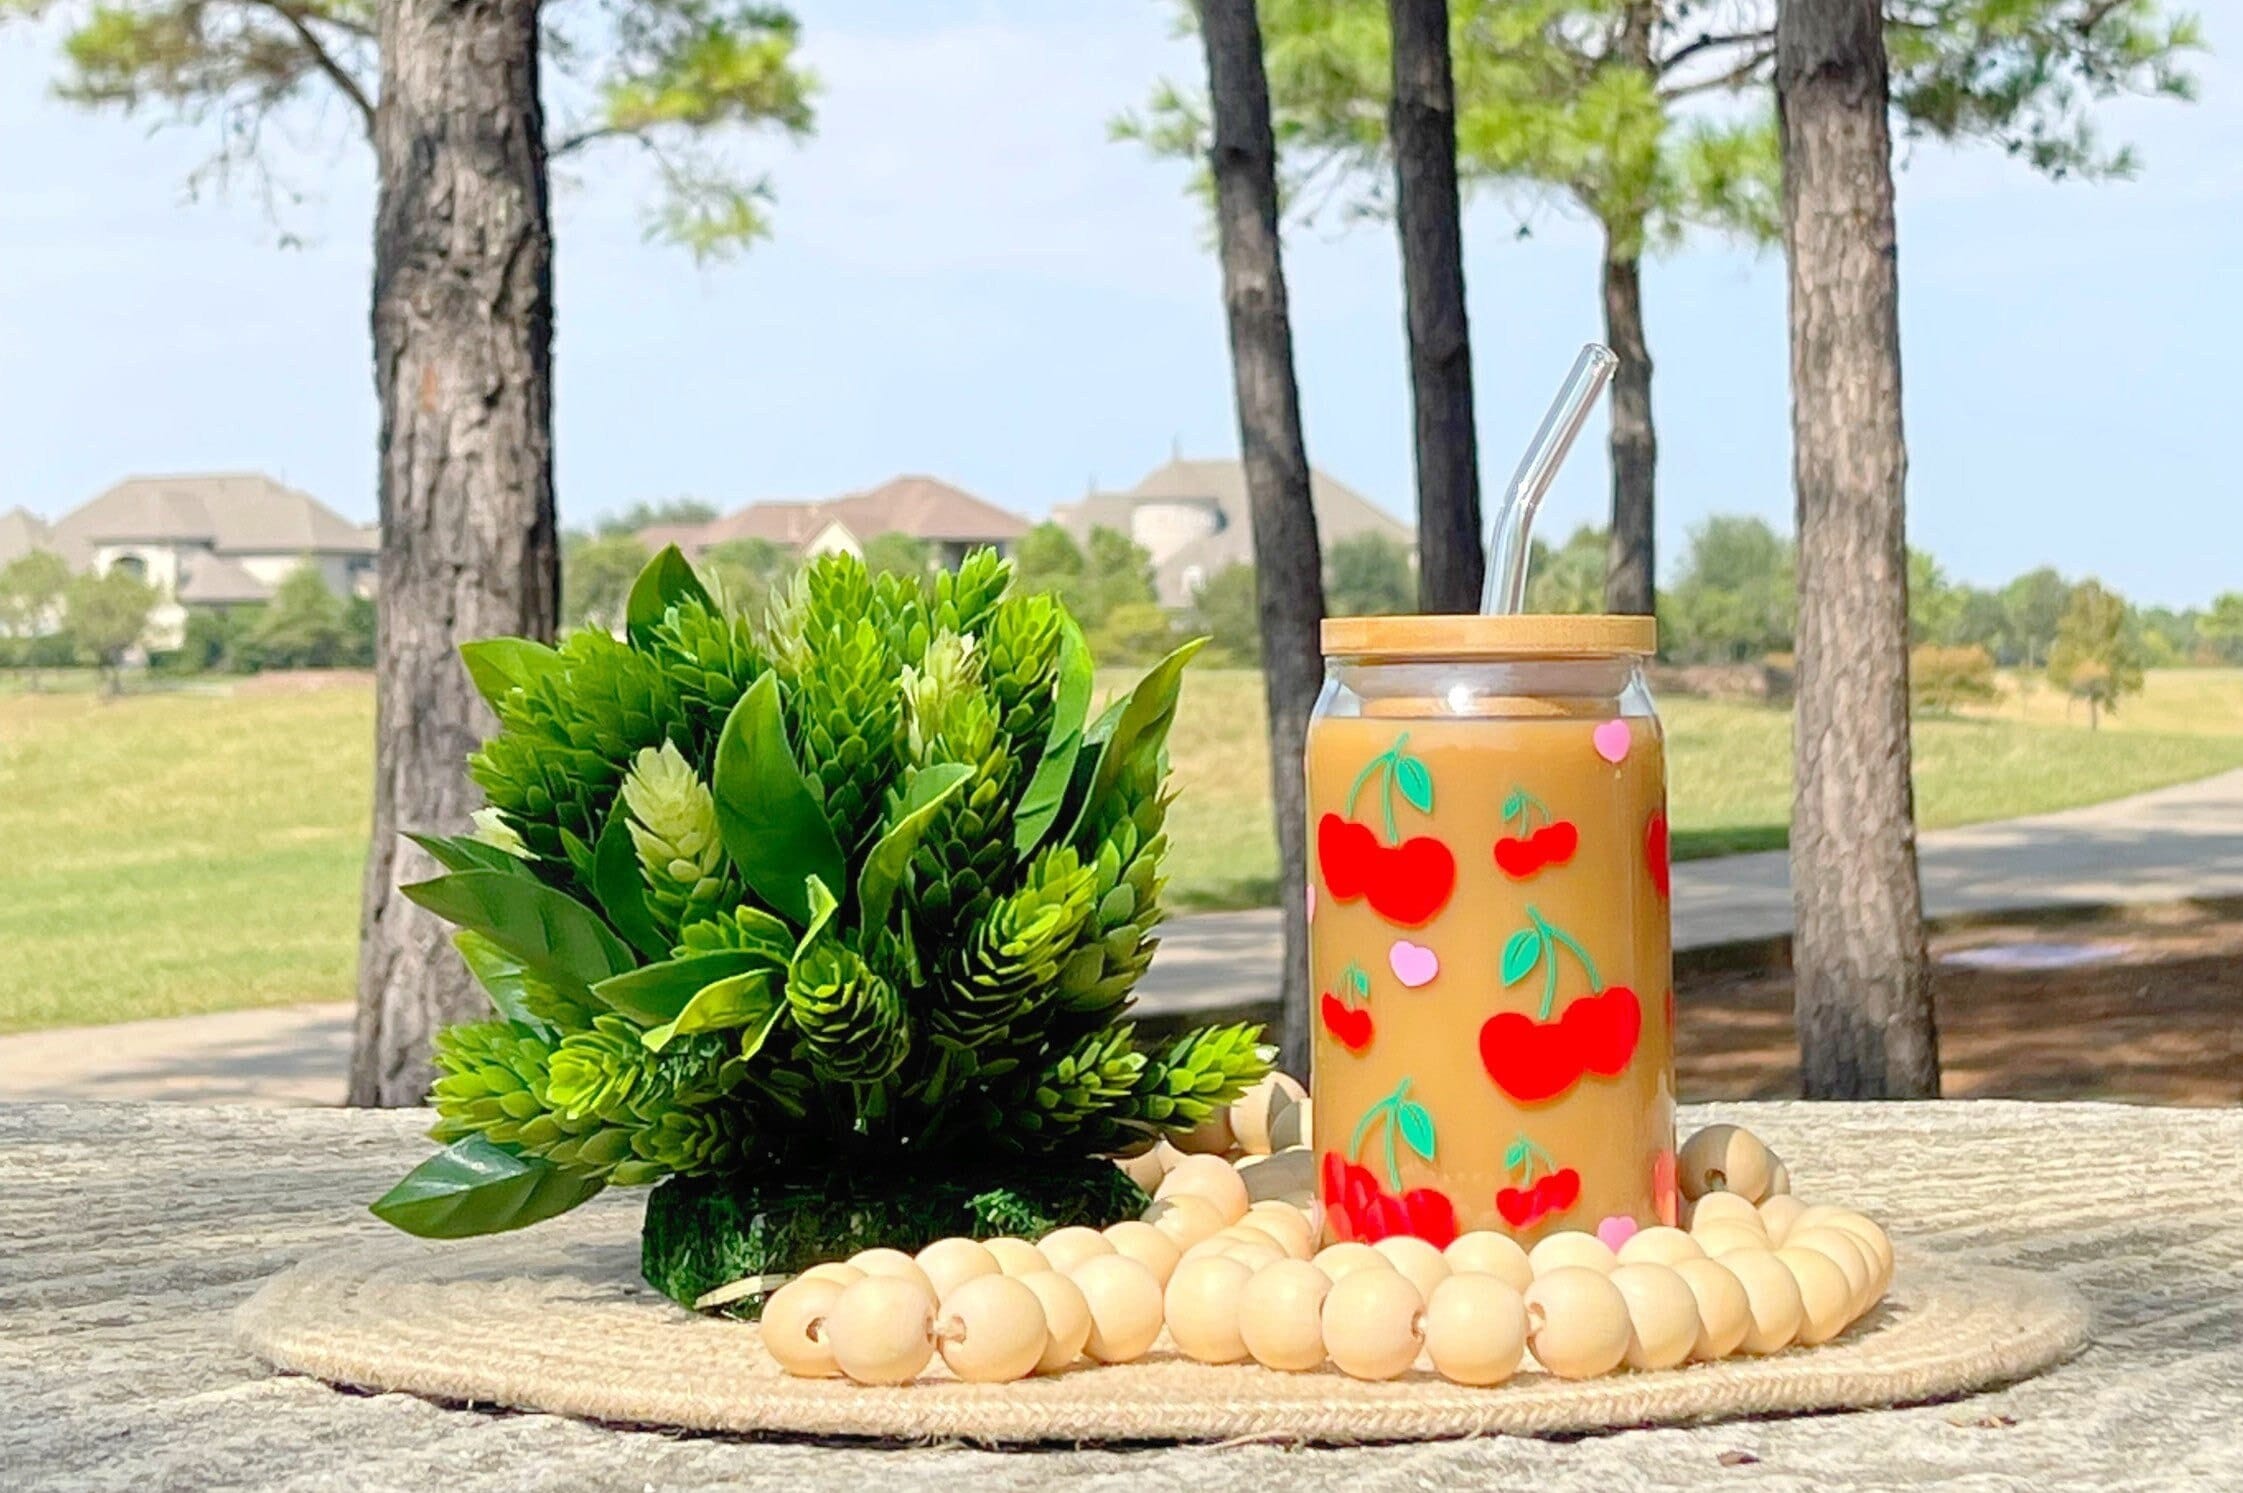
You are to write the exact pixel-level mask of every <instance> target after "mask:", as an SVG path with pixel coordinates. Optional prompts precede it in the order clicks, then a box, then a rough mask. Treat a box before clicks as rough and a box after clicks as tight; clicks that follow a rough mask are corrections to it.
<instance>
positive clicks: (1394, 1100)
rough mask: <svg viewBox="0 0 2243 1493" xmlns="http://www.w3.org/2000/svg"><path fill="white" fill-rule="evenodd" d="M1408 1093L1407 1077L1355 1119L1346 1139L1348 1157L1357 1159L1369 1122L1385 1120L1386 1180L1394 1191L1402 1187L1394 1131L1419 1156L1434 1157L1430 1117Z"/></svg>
mask: <svg viewBox="0 0 2243 1493" xmlns="http://www.w3.org/2000/svg"><path fill="white" fill-rule="evenodd" d="M1409 1092H1410V1080H1408V1079H1407V1078H1405V1079H1403V1080H1402V1081H1401V1082H1400V1083H1398V1084H1396V1085H1395V1086H1394V1092H1393V1093H1391V1094H1388V1095H1387V1096H1386V1097H1385V1098H1384V1099H1381V1100H1379V1101H1378V1103H1376V1104H1374V1105H1372V1106H1371V1107H1370V1108H1369V1109H1366V1110H1364V1111H1363V1118H1362V1119H1360V1120H1358V1121H1356V1122H1355V1133H1354V1134H1353V1135H1351V1136H1349V1137H1348V1141H1347V1154H1348V1159H1349V1160H1351V1161H1360V1160H1361V1159H1362V1156H1363V1138H1364V1137H1365V1136H1366V1135H1368V1134H1369V1133H1370V1129H1371V1126H1372V1125H1374V1124H1376V1123H1377V1122H1378V1121H1380V1120H1384V1121H1386V1180H1387V1182H1388V1183H1389V1184H1390V1185H1391V1186H1392V1187H1393V1188H1394V1190H1395V1191H1397V1192H1399V1191H1401V1190H1402V1158H1401V1153H1400V1152H1399V1151H1397V1150H1396V1149H1395V1144H1394V1141H1395V1136H1396V1135H1397V1134H1399V1135H1400V1136H1401V1139H1402V1143H1403V1144H1405V1145H1407V1146H1408V1147H1409V1148H1410V1149H1411V1150H1413V1151H1415V1152H1416V1153H1417V1154H1418V1156H1419V1158H1420V1159H1422V1160H1425V1161H1431V1160H1432V1159H1433V1116H1432V1115H1430V1114H1428V1113H1427V1112H1426V1108H1425V1106H1424V1105H1422V1104H1420V1103H1418V1102H1417V1101H1416V1100H1415V1099H1412V1098H1409V1097H1408V1095H1409Z"/></svg>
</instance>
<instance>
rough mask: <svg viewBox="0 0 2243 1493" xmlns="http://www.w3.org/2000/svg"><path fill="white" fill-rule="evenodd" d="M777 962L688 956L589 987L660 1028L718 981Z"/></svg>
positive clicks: (751, 956)
mask: <svg viewBox="0 0 2243 1493" xmlns="http://www.w3.org/2000/svg"><path fill="white" fill-rule="evenodd" d="M779 962H780V961H778V960H775V959H773V958H771V957H770V956H768V955H765V954H760V953H752V952H750V951H748V950H745V949H723V950H720V951H718V952H716V953H711V954H688V955H686V956H685V957H684V958H683V959H671V960H667V961H665V962H664V963H661V964H649V965H646V966H644V967H643V968H640V969H634V970H631V971H629V972H627V973H624V974H618V975H616V976H614V977H613V978H612V979H606V980H602V981H601V982H600V983H599V984H597V985H594V986H593V987H592V994H594V995H596V996H598V997H599V998H600V999H601V1000H603V1001H605V1002H607V1004H608V1005H609V1006H610V1007H612V1008H614V1009H615V1010H617V1011H619V1012H621V1013H622V1014H623V1015H625V1016H628V1017H630V1018H631V1019H632V1020H633V1021H636V1022H639V1023H640V1024H642V1025H645V1026H660V1025H661V1024H662V1023H664V1022H668V1021H675V1020H677V1019H678V1017H679V1016H681V1015H683V1014H684V1012H685V1008H686V1007H687V1006H688V1005H690V1004H691V1003H692V1001H693V998H694V997H695V996H697V995H699V994H700V993H701V992H702V991H703V990H706V989H707V988H708V987H709V986H711V985H714V984H715V983H716V982H717V981H719V980H727V979H730V978H731V977H732V976H734V975H744V974H749V973H751V972H759V971H764V970H769V969H773V968H776V967H777V965H778V964H779Z"/></svg>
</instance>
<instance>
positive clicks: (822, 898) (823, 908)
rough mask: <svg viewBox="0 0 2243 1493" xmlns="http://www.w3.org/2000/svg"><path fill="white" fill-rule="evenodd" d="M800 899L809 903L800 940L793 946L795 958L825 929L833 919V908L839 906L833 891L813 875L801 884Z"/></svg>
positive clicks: (800, 955) (799, 956)
mask: <svg viewBox="0 0 2243 1493" xmlns="http://www.w3.org/2000/svg"><path fill="white" fill-rule="evenodd" d="M802 900H803V901H804V902H806V903H807V904H809V908H810V915H809V916H808V917H807V918H805V919H803V927H802V941H801V942H800V943H798V944H796V945H795V946H794V956H795V958H797V959H799V958H801V957H802V954H803V951H804V950H805V949H808V948H809V947H810V945H811V943H812V942H813V941H815V940H816V938H817V937H818V935H819V934H821V933H823V932H825V931H826V924H828V923H830V922H832V921H833V914H834V912H835V910H836V909H838V908H839V907H840V906H841V904H840V903H839V902H838V901H836V900H835V898H834V895H833V893H832V892H831V891H828V890H827V889H826V884H825V883H824V882H823V881H821V880H819V879H818V878H817V877H815V876H813V877H811V878H810V879H809V880H808V881H807V882H805V883H804V884H803V888H802Z"/></svg>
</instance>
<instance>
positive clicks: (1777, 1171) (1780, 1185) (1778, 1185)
mask: <svg viewBox="0 0 2243 1493" xmlns="http://www.w3.org/2000/svg"><path fill="white" fill-rule="evenodd" d="M1769 1154H1770V1155H1771V1156H1773V1155H1775V1153H1774V1152H1770V1153H1769ZM1790 1195H1791V1168H1790V1167H1788V1166H1785V1165H1784V1159H1783V1158H1782V1157H1781V1156H1776V1158H1775V1165H1773V1166H1771V1167H1769V1168H1768V1190H1767V1191H1766V1192H1765V1193H1764V1194H1762V1196H1761V1199H1760V1201H1762V1202H1764V1203H1765V1202H1766V1201H1768V1199H1769V1198H1775V1197H1789V1196H1790Z"/></svg>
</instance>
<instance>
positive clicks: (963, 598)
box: [934, 549, 1013, 634]
mask: <svg viewBox="0 0 2243 1493" xmlns="http://www.w3.org/2000/svg"><path fill="white" fill-rule="evenodd" d="M1012 574H1013V567H1012V561H1010V560H1007V559H1005V558H1004V557H1003V556H1001V555H999V554H998V553H997V552H996V551H995V550H988V549H982V550H975V551H974V552H973V553H971V554H969V555H967V556H966V558H965V559H964V560H962V561H960V562H959V565H958V568H957V569H956V570H946V571H944V572H943V573H942V574H940V575H938V576H936V577H935V615H934V622H935V626H937V627H939V628H943V629H945V630H947V631H949V632H954V633H963V634H972V633H977V632H980V631H981V630H982V628H983V626H984V625H985V623H986V622H987V619H988V617H989V612H990V609H991V608H992V607H994V606H996V605H997V603H998V601H1000V600H1001V599H1002V598H1003V597H1004V595H1005V593H1006V592H1007V591H1008V590H1010V589H1011V587H1012Z"/></svg>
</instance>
